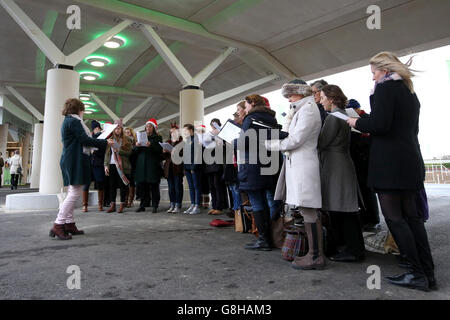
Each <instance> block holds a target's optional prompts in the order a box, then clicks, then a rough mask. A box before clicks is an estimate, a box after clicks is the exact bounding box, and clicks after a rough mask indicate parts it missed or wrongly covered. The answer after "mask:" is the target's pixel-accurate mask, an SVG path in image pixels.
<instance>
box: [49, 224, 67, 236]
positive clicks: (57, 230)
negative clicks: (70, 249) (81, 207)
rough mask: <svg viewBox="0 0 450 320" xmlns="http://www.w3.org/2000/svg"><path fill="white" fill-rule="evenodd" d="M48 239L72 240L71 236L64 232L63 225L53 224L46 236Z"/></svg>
mask: <svg viewBox="0 0 450 320" xmlns="http://www.w3.org/2000/svg"><path fill="white" fill-rule="evenodd" d="M48 235H49V236H50V237H52V238H54V237H58V239H59V240H70V239H72V236H71V235H69V234H66V231H65V229H64V225H63V224H56V223H53V228H51V229H50V232H49V234H48Z"/></svg>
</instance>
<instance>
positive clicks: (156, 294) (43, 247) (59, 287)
mask: <svg viewBox="0 0 450 320" xmlns="http://www.w3.org/2000/svg"><path fill="white" fill-rule="evenodd" d="M446 190H447V191H448V189H445V188H444V191H442V190H440V191H439V192H435V193H433V192H429V197H430V199H429V205H430V214H431V219H430V221H429V222H427V224H426V227H427V230H428V232H429V238H430V243H431V247H432V251H433V255H434V259H435V265H436V278H437V281H438V285H439V290H438V291H433V292H428V293H425V292H421V291H416V290H410V289H404V288H398V287H395V286H392V285H390V284H388V283H387V282H386V281H384V280H383V279H382V281H381V289H379V290H378V289H374V290H369V289H368V288H367V285H366V281H367V279H368V277H369V276H370V275H369V274H368V273H367V272H366V271H367V267H368V266H370V265H378V266H380V268H381V276H382V277H384V276H388V275H393V274H397V273H399V272H401V271H402V269H399V268H398V267H397V266H396V259H395V257H394V256H392V255H381V254H376V253H368V254H367V258H366V260H365V261H364V262H362V263H335V262H331V261H328V265H327V268H326V269H325V270H323V271H298V270H294V269H293V268H291V266H290V263H289V262H287V261H284V260H283V259H281V253H280V250H278V249H276V250H273V251H271V252H252V251H248V250H245V249H244V248H243V247H244V245H245V243H248V242H250V241H253V240H254V236H253V235H249V234H240V233H236V232H234V229H233V228H213V227H211V226H209V222H210V221H211V220H212V219H214V218H221V219H228V218H227V217H226V216H225V215H222V216H214V217H213V216H209V215H208V214H207V213H206V212H205V211H204V212H203V213H202V214H199V215H193V216H191V215H186V214H182V213H181V214H175V215H170V214H167V213H165V210H166V209H167V207H168V204H163V205H162V206H161V208H160V212H159V213H156V214H152V213H150V212H148V211H146V212H141V213H135V212H134V210H131V209H128V210H127V212H126V213H125V214H118V213H113V214H106V213H104V212H97V211H95V207H90V210H91V212H88V213H82V212H81V210H80V209H78V210H76V212H75V216H76V221H77V225H78V226H79V227H80V228H82V229H83V230H84V231H85V232H86V235H84V236H75V237H74V238H73V239H72V240H69V241H60V240H55V239H51V238H50V237H49V236H48V231H49V229H50V227H51V225H52V223H53V221H54V219H55V216H56V210H54V211H32V212H5V211H4V210H2V211H0V299H177V300H178V299H182V300H196V299H206V300H228V299H274V300H291V299H449V298H450V287H449V278H450V272H449V266H450V263H449V258H448V257H449V255H450V239H449V236H448V230H450V206H449V204H450V192H448V193H447V191H446ZM7 193H8V191H6V190H4V189H3V190H0V202H1V203H4V197H5V194H7ZM71 265H76V266H79V268H80V270H81V289H73V290H70V289H68V287H67V280H68V279H69V277H70V276H71V274H69V273H67V268H68V267H69V266H71Z"/></svg>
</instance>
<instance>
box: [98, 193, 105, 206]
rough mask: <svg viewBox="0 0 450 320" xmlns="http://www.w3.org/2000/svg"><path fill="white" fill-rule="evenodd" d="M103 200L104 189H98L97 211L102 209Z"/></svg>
mask: <svg viewBox="0 0 450 320" xmlns="http://www.w3.org/2000/svg"><path fill="white" fill-rule="evenodd" d="M104 200H105V191H104V190H98V211H103V201H104Z"/></svg>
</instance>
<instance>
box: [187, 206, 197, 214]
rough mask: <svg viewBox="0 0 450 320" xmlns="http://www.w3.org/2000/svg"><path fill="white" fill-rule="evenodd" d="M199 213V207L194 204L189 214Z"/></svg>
mask: <svg viewBox="0 0 450 320" xmlns="http://www.w3.org/2000/svg"><path fill="white" fill-rule="evenodd" d="M199 213H200V208H199V207H198V206H195V207H194V208H193V209H192V210H191V212H189V214H199Z"/></svg>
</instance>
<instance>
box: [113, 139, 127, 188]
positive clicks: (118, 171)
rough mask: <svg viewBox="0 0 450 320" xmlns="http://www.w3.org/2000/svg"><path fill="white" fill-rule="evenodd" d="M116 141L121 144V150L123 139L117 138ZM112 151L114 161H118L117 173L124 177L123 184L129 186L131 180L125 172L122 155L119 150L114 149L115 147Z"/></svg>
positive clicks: (121, 177)
mask: <svg viewBox="0 0 450 320" xmlns="http://www.w3.org/2000/svg"><path fill="white" fill-rule="evenodd" d="M114 141H115V142H116V143H117V144H118V145H119V146H120V147H119V150H120V148H121V147H122V141H117V140H115V139H114ZM111 152H112V153H113V157H114V162H115V163H116V169H117V173H118V174H119V177H120V179H122V182H123V184H124V185H126V186H127V185H128V184H130V181H129V180H128V178H127V177H126V176H125V174H124V173H123V167H122V157H121V156H120V155H119V152H118V151H114V150H113V148H111Z"/></svg>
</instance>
